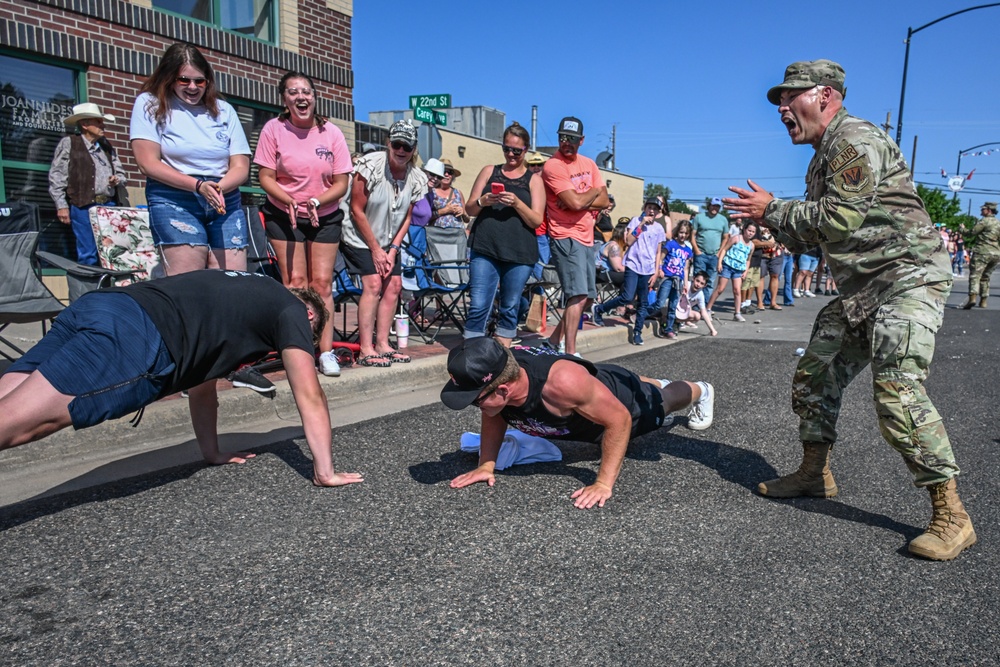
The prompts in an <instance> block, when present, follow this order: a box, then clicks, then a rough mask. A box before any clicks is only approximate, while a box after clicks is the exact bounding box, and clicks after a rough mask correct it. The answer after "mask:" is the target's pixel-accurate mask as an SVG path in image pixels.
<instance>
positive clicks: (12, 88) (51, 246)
mask: <svg viewBox="0 0 1000 667" xmlns="http://www.w3.org/2000/svg"><path fill="white" fill-rule="evenodd" d="M78 75H79V73H78V71H77V70H74V69H68V68H65V67H57V66H55V65H49V64H46V63H40V62H36V61H33V60H25V59H21V58H14V57H12V56H7V55H0V185H2V196H3V200H4V201H18V200H23V201H29V202H33V203H35V204H38V206H39V212H40V214H41V221H42V234H41V240H40V242H39V246H40V247H41V248H42V249H43V250H47V251H49V252H53V253H56V254H58V255H62V256H63V257H68V258H70V259H75V258H76V243H75V241H74V239H73V232H72V230H71V229H70V228H69V226H68V225H63V224H60V223H59V221H58V219H57V218H56V209H55V204H54V203H53V201H52V199H51V198H50V197H49V178H48V170H49V165H50V164H51V163H52V154H53V153H54V152H55V148H56V144H57V143H59V140H60V139H61V138H62V137H64V136H65V135H66V127H65V126H64V125H63V122H62V121H63V118H66V117H67V116H70V115H72V113H73V105H74V104H76V103H77V77H78Z"/></svg>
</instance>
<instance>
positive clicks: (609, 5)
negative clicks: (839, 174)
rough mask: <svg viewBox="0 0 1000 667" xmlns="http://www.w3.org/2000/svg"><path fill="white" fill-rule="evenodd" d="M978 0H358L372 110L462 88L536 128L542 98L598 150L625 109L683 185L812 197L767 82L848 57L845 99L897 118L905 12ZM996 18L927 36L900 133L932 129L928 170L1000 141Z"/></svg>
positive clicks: (639, 166)
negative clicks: (796, 65)
mask: <svg viewBox="0 0 1000 667" xmlns="http://www.w3.org/2000/svg"><path fill="white" fill-rule="evenodd" d="M979 4H988V3H987V2H983V1H978V2H977V1H973V2H968V1H965V0H962V1H958V2H954V1H951V0H938V1H935V2H931V1H930V0H912V1H907V2H904V1H900V0H892V1H888V2H885V1H883V2H877V1H871V0H869V1H867V2H860V1H857V0H845V1H844V2H840V3H832V4H820V3H813V2H801V1H800V2H788V1H786V0H782V1H781V2H761V3H748V2H728V1H724V2H723V1H720V2H713V1H712V0H708V1H707V2H687V3H666V2H662V3H661V2H649V1H648V0H647V1H644V2H639V1H636V0H618V1H615V2H596V1H592V0H579V1H578V2H573V3H563V2H544V1H538V0H533V1H531V2H528V1H524V0H510V1H508V2H505V3H486V2H475V1H473V2H452V3H432V2H423V3H421V2H405V3H404V2H399V1H398V0H393V1H391V2H390V1H389V0H357V2H355V4H354V11H355V16H354V23H353V30H354V34H353V44H354V72H355V88H354V104H355V111H356V114H357V117H358V119H359V120H367V119H368V112H369V111H376V110H388V109H403V108H406V107H407V95H410V94H433V93H451V94H452V96H453V104H454V105H455V106H470V105H484V106H488V107H493V108H495V109H499V110H501V111H503V112H505V113H506V114H507V121H508V123H509V122H510V121H513V120H516V121H518V122H520V123H521V124H522V125H524V126H525V127H529V128H530V121H531V106H532V105H533V104H535V105H538V117H539V129H538V135H539V136H538V137H537V139H536V140H537V142H538V144H539V145H551V144H554V143H555V134H556V126H557V124H558V122H559V119H560V118H562V117H563V116H567V115H575V116H578V117H579V118H580V119H581V120H583V122H584V126H585V134H586V140H585V143H584V146H583V149H582V152H583V153H584V154H586V155H589V156H590V157H594V156H596V155H597V153H598V152H600V151H601V150H605V149H607V148H608V147H609V145H610V141H611V139H610V138H611V128H612V126H613V125H617V159H616V163H617V167H618V169H619V170H620V171H622V172H625V173H628V174H633V175H636V176H640V177H642V178H644V179H645V180H646V182H654V183H663V184H665V185H667V186H668V187H670V188H671V190H672V191H673V193H674V196H675V197H680V198H682V199H692V200H702V199H703V198H704V197H706V196H717V195H718V196H721V195H724V194H725V187H726V186H727V185H730V184H742V180H743V179H746V178H747V177H750V178H754V179H755V180H758V182H759V183H761V185H763V186H765V187H767V188H768V189H770V190H773V191H774V192H775V193H776V194H777V195H778V196H785V197H796V196H799V195H801V194H802V192H803V191H804V175H805V170H806V166H807V165H808V163H809V159H810V157H811V156H812V153H813V151H812V148H811V147H808V146H793V145H792V144H791V142H790V141H789V139H788V136H787V134H786V132H785V130H784V127H783V126H782V125H781V123H780V121H779V119H778V114H777V111H776V107H774V106H772V105H770V104H769V103H768V102H767V99H766V98H765V93H766V91H767V89H768V88H769V87H770V86H772V85H775V84H777V83H779V82H780V81H781V79H782V75H783V72H784V68H785V67H786V66H787V65H788V64H789V63H791V62H792V61H796V60H814V59H816V58H829V59H831V60H835V61H837V62H839V63H840V64H842V65H843V66H844V69H845V70H846V72H847V82H846V83H847V89H848V90H847V98H846V100H845V106H846V107H847V110H848V111H849V112H850V113H851V114H854V115H856V116H861V117H863V118H867V119H869V120H871V121H872V122H875V123H876V124H882V123H884V122H885V118H886V112H888V111H891V112H892V123H893V125H895V123H896V121H897V119H898V116H899V92H900V84H901V79H902V71H903V56H904V50H905V44H904V40H905V38H906V30H907V27H912V28H918V27H920V26H922V25H924V24H926V23H929V22H931V21H933V20H935V19H937V18H939V17H941V16H944V15H946V14H950V13H952V12H954V11H958V10H961V9H964V8H966V7H973V6H976V5H979ZM998 23H1000V7H993V8H987V9H980V10H976V11H972V12H968V13H966V14H962V15H960V16H956V17H953V18H950V19H948V20H946V21H943V22H941V23H939V24H936V25H934V26H931V27H929V28H926V29H924V30H922V31H921V32H919V33H918V34H916V35H914V36H913V40H912V45H911V49H910V66H909V75H908V81H907V91H906V101H905V108H904V116H903V137H902V140H901V142H900V143H901V144H902V148H903V153H904V155H905V156H906V159H907V161H908V162H910V161H911V159H912V153H913V141H914V136H915V135H916V136H917V137H918V145H917V153H916V161H915V164H916V169H915V172H916V180H917V181H918V182H922V183H924V184H927V185H931V186H935V187H941V188H942V189H945V190H947V181H946V179H944V178H942V177H941V174H940V170H941V168H942V167H943V168H944V169H945V170H946V171H947V172H948V174H949V175H952V174H953V173H954V172H955V168H956V160H957V157H958V152H959V150H960V149H964V148H969V147H971V146H974V145H977V144H983V143H989V142H1000V73H998V69H997V68H998V64H1000V63H998V61H997V47H996V44H997V42H996V32H997V30H996V26H997V24H998ZM890 136H892V137H895V130H892V131H891V132H890ZM988 148H993V149H1000V143H998V145H996V146H993V147H986V148H984V149H982V150H986V149H988ZM499 161H500V155H499V154H498V155H497V162H499ZM973 168H975V169H976V172H975V175H974V176H973V178H972V180H971V181H969V182H968V183H967V189H966V191H964V192H963V193H962V194H961V195H960V196H961V198H962V202H963V203H962V208H963V211H964V210H966V208H967V207H968V204H969V202H970V201H971V203H972V207H973V208H972V213H973V215H978V210H979V205H980V204H981V203H982V201H984V200H986V199H991V200H997V199H998V198H1000V152H996V153H994V154H993V155H989V156H978V157H964V158H962V171H963V172H964V174H963V175H966V174H968V172H969V171H970V170H971V169H973ZM969 190H973V192H972V193H970V192H969ZM976 191H988V192H983V193H977V192H976Z"/></svg>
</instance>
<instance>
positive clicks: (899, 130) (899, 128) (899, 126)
mask: <svg viewBox="0 0 1000 667" xmlns="http://www.w3.org/2000/svg"><path fill="white" fill-rule="evenodd" d="M987 7H1000V2H991V3H990V4H988V5H977V6H975V7H968V8H966V9H960V10H959V11H957V12H952V13H951V14H948V15H947V16H942V17H941V18H938V19H934V20H933V21H931V22H930V23H925V24H924V25H922V26H920V27H919V28H917V29H916V30H914V29H913V28H907V29H906V55H905V56H904V57H903V85H902V87H901V88H900V91H899V118H898V119H897V120H896V145H897V146H898V145H899V142H900V141H902V139H903V102H904V101H905V99H906V71H907V69H909V66H910V38H912V37H913V36H914V35H916V34H917V33H918V32H920V31H921V30H923V29H924V28H930V27H931V26H932V25H934V24H935V23H940V22H941V21H944V20H945V19H950V18H951V17H952V16H958V15H959V14H964V13H966V12H971V11H974V10H976V9H986V8H987Z"/></svg>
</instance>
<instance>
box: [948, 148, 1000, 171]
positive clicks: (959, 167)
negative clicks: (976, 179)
mask: <svg viewBox="0 0 1000 667" xmlns="http://www.w3.org/2000/svg"><path fill="white" fill-rule="evenodd" d="M996 145H1000V141H990V142H987V143H985V144H979V145H978V146H970V147H969V148H963V149H962V150H960V151H958V166H957V167H955V175H956V176H961V175H962V153H968V152H969V151H971V150H975V149H977V148H982V147H983V146H996Z"/></svg>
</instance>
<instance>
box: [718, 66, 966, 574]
mask: <svg viewBox="0 0 1000 667" xmlns="http://www.w3.org/2000/svg"><path fill="white" fill-rule="evenodd" d="M845 92H846V88H845V87H844V70H843V68H841V66H840V65H838V64H837V63H834V62H831V61H829V60H815V61H811V62H797V63H793V64H792V65H790V66H789V67H788V68H787V69H786V70H785V79H784V81H783V82H782V83H781V84H779V85H777V86H775V87H773V88H771V89H770V90H769V91H768V93H767V98H768V100H769V101H770V102H771V103H772V104H775V105H777V106H778V112H779V113H780V114H781V121H782V122H783V123H784V124H785V127H786V128H787V129H788V134H789V136H790V137H791V140H792V143H793V144H810V145H811V146H813V148H815V149H816V154H815V156H813V159H812V162H811V163H810V164H809V171H808V173H807V175H806V201H804V202H800V201H784V200H780V199H775V198H774V197H772V196H771V195H770V194H769V193H768V192H767V190H766V189H764V188H762V187H760V186H759V185H757V184H756V183H754V182H752V181H748V185H749V188H750V189H749V190H747V189H743V188H738V187H732V188H730V190H732V191H733V192H735V193H736V194H737V195H739V198H738V199H736V198H732V199H726V200H725V202H724V203H725V204H726V206H727V207H728V208H729V209H730V210H731V211H733V212H734V216H733V217H736V218H749V219H753V220H758V221H760V222H761V223H762V224H764V225H766V226H767V227H770V228H771V229H772V230H774V233H775V236H776V237H777V239H778V240H779V241H780V242H781V243H784V244H785V245H786V246H789V247H794V248H798V249H804V248H806V247H808V246H810V245H817V244H818V245H820V246H821V247H822V248H823V251H824V253H825V254H826V257H827V261H828V262H829V265H830V270H831V271H832V273H833V276H834V279H835V280H836V281H837V287H838V289H839V290H840V293H841V295H840V297H839V298H837V299H834V300H833V301H831V302H830V303H829V304H827V306H826V307H825V308H823V309H822V310H821V311H820V313H819V315H818V316H817V317H816V323H815V325H814V327H813V333H812V338H811V340H810V341H809V346H808V348H807V350H806V353H805V355H804V356H803V357H802V359H801V360H800V361H799V365H798V368H797V369H796V371H795V378H794V381H793V388H792V406H793V409H794V410H795V412H796V414H798V415H799V418H800V424H799V437H800V439H801V440H802V445H803V453H804V455H803V461H802V465H801V466H800V467H799V469H798V470H797V471H796V472H794V473H792V474H791V475H786V476H784V477H781V478H779V479H774V480H770V481H767V482H763V483H761V484H760V487H759V491H760V493H761V494H762V495H765V496H769V497H772V498H791V497H795V496H814V497H820V498H830V497H833V496H835V495H836V494H837V485H836V483H835V482H834V479H833V475H832V474H831V473H830V450H831V448H832V446H833V443H834V442H836V440H837V430H836V425H837V417H838V415H839V413H840V403H841V398H842V396H843V392H844V390H845V389H846V388H847V385H848V384H850V382H851V380H853V379H854V378H855V377H856V376H857V375H858V374H859V373H860V372H861V371H862V370H863V369H864V368H865V366H867V365H868V364H871V365H872V375H873V376H874V387H873V389H874V398H875V409H876V412H877V413H878V419H879V428H880V430H881V432H882V436H883V437H884V438H885V439H886V441H888V442H889V444H891V445H892V446H893V448H895V449H896V451H898V452H899V453H900V454H901V455H902V457H903V460H904V461H905V463H906V465H907V467H908V468H909V469H910V472H911V473H912V474H913V476H914V481H915V483H916V485H917V486H921V487H927V488H928V489H929V490H930V495H931V501H932V505H933V517H932V519H931V523H930V526H929V527H928V529H927V531H926V532H925V533H924V534H922V535H920V536H919V537H917V538H916V539H914V540H913V541H912V542H911V543H910V545H909V550H910V552H911V553H914V554H916V555H918V556H922V557H925V558H931V559H934V560H950V559H952V558H955V557H956V556H957V555H958V554H959V553H960V552H961V551H962V550H963V549H965V548H966V547H968V546H971V545H972V544H973V543H974V542H975V541H976V534H975V531H974V530H973V528H972V522H971V521H970V520H969V515H968V514H967V513H966V512H965V508H964V507H963V506H962V503H961V500H959V498H958V493H957V491H956V490H955V477H956V476H957V475H958V472H959V470H958V466H957V465H956V464H955V457H954V455H953V454H952V449H951V443H950V442H949V441H948V435H947V433H945V429H944V425H943V423H942V420H941V416H940V415H939V414H938V412H937V410H935V409H934V406H933V405H932V404H931V401H930V399H929V398H928V397H927V393H926V392H925V390H924V386H923V382H924V379H925V378H926V377H927V370H928V366H929V365H930V362H931V358H932V357H933V355H934V335H935V333H936V332H937V330H938V328H939V327H940V326H941V319H942V314H943V310H944V303H945V300H946V299H947V297H948V294H949V292H950V290H951V280H952V278H951V267H950V265H949V260H948V253H947V251H946V248H945V247H944V244H943V243H942V241H941V235H940V234H939V233H938V232H937V231H936V230H935V229H934V225H933V224H932V223H931V220H930V217H929V216H928V215H927V212H926V211H925V210H924V207H923V203H922V202H921V200H920V198H919V197H918V196H917V193H916V191H915V189H914V187H913V178H912V175H911V173H910V171H909V169H908V168H907V166H906V163H905V161H904V159H903V156H902V154H901V153H900V151H899V148H898V147H897V146H896V144H895V143H893V142H892V141H891V140H890V139H889V138H888V137H887V136H886V134H885V133H884V132H882V131H881V130H880V129H879V128H877V127H876V126H874V125H872V124H871V123H869V122H867V121H865V120H862V119H860V118H854V117H852V116H849V115H847V111H846V110H845V109H844V108H843V99H844V94H845Z"/></svg>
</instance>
